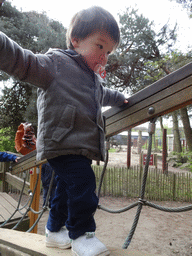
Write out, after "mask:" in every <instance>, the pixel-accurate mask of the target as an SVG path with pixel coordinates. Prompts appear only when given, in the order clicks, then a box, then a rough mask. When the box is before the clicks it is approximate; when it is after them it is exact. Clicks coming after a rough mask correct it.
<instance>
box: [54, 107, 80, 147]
mask: <svg viewBox="0 0 192 256" xmlns="http://www.w3.org/2000/svg"><path fill="white" fill-rule="evenodd" d="M75 112H76V107H74V106H72V105H69V104H68V105H67V106H66V108H65V110H64V112H63V114H62V116H61V119H60V121H59V124H58V126H57V127H56V129H55V131H54V133H53V136H52V139H53V140H54V141H56V142H59V141H61V140H62V139H63V138H64V137H65V136H66V134H68V133H69V132H70V131H71V130H72V129H73V126H74V121H75Z"/></svg>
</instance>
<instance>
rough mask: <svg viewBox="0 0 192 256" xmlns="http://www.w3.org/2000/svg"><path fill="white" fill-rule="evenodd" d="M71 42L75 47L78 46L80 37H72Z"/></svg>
mask: <svg viewBox="0 0 192 256" xmlns="http://www.w3.org/2000/svg"><path fill="white" fill-rule="evenodd" d="M71 43H72V45H73V47H74V48H78V46H79V40H78V38H76V37H73V38H71Z"/></svg>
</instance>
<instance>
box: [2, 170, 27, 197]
mask: <svg viewBox="0 0 192 256" xmlns="http://www.w3.org/2000/svg"><path fill="white" fill-rule="evenodd" d="M5 181H6V182H7V183H9V184H10V185H12V186H14V187H15V188H17V189H18V190H20V191H21V190H22V187H23V183H24V180H23V179H21V178H19V177H17V176H15V175H12V174H11V173H9V172H7V173H6V174H5ZM29 189H30V183H29V182H27V181H26V182H25V188H24V190H23V193H24V194H26V195H28V190H29Z"/></svg>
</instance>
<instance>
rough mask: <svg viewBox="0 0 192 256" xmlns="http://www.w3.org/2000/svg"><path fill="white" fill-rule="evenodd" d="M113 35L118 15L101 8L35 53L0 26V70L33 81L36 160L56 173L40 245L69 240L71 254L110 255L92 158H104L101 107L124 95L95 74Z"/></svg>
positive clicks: (84, 12) (118, 102)
mask: <svg viewBox="0 0 192 256" xmlns="http://www.w3.org/2000/svg"><path fill="white" fill-rule="evenodd" d="M119 40H120V32H119V27H118V25H117V22H116V21H115V19H114V18H113V16H112V15H111V14H110V13H109V12H108V11H106V10H104V9H102V8H100V7H91V8H89V9H86V10H82V11H80V12H78V13H77V14H76V15H75V16H74V17H73V18H72V20H71V24H70V26H69V29H68V32H67V47H68V49H67V50H63V49H51V50H49V51H48V52H47V53H46V54H33V53H32V52H31V51H28V50H24V49H22V48H21V47H20V46H18V45H17V44H16V43H15V42H13V41H12V40H10V39H9V38H8V37H6V36H5V35H4V34H3V33H0V59H1V62H0V69H1V70H3V71H5V72H7V73H8V74H11V75H13V76H16V77H18V78H19V79H20V80H21V81H27V82H30V83H32V84H34V85H35V86H37V87H38V88H39V89H38V100H37V108H38V135H37V144H36V147H37V160H42V159H45V158H46V159H48V162H49V163H50V165H51V166H52V168H53V169H54V171H55V174H56V175H57V188H56V191H55V197H54V198H53V200H52V206H51V210H50V213H49V218H48V222H47V226H46V246H48V247H59V248H63V249H66V248H70V247H72V252H73V255H75V256H97V255H103V256H105V255H109V251H108V250H107V248H106V247H105V245H104V244H103V243H101V242H100V241H99V240H98V239H97V238H96V236H95V234H94V232H95V230H96V225H95V220H94V217H93V216H94V213H95V211H96V209H97V206H98V198H97V196H96V194H95V189H96V184H95V175H94V173H93V170H92V168H91V163H92V160H97V161H99V160H101V161H103V160H104V159H105V150H104V138H105V135H104V123H103V117H102V112H101V107H102V106H121V105H123V104H124V103H127V102H128V101H127V100H126V99H125V97H124V95H123V94H121V93H119V92H117V91H113V90H110V89H108V88H106V87H103V85H102V79H101V78H100V77H99V74H100V75H101V76H102V77H103V76H105V71H104V67H105V65H106V63H107V60H108V56H109V54H110V53H112V52H113V51H114V50H115V49H116V47H117V46H118V44H119ZM103 74H104V75H103Z"/></svg>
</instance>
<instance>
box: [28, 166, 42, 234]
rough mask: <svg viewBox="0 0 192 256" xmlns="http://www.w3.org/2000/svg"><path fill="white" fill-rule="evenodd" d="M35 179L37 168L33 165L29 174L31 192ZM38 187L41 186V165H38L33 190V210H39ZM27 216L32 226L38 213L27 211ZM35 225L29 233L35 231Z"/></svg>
mask: <svg viewBox="0 0 192 256" xmlns="http://www.w3.org/2000/svg"><path fill="white" fill-rule="evenodd" d="M36 180H37V168H36V167H35V168H34V169H33V174H31V176H30V189H31V190H32V191H33V192H34V188H35V183H36ZM40 187H41V166H40V174H39V180H38V183H37V188H36V192H35V195H34V198H33V202H32V204H31V207H32V209H33V210H35V211H39V200H40ZM29 218H30V224H29V226H30V227H32V226H33V224H34V223H35V221H36V220H37V218H38V214H35V213H33V212H29ZM37 227H38V225H36V226H35V227H34V229H33V230H32V231H31V233H37Z"/></svg>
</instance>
